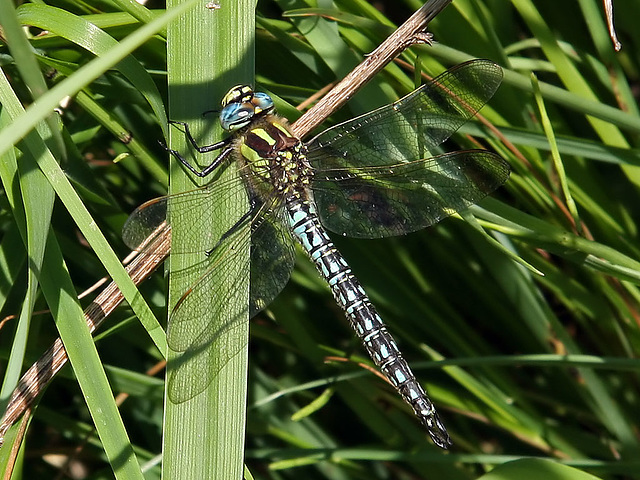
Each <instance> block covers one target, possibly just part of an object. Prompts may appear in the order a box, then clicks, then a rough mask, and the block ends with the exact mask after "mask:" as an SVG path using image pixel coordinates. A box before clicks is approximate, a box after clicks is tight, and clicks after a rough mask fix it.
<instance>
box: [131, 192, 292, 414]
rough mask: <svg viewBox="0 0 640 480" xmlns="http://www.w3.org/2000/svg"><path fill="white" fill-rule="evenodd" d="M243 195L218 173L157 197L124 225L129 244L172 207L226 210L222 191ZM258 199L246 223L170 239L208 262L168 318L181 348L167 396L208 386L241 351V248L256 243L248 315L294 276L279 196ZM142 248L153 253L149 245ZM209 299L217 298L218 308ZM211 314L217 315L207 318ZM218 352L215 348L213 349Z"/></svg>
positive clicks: (177, 398) (172, 338)
mask: <svg viewBox="0 0 640 480" xmlns="http://www.w3.org/2000/svg"><path fill="white" fill-rule="evenodd" d="M237 194H244V195H246V187H245V185H244V182H243V181H242V180H241V179H234V180H232V181H224V182H223V181H216V180H214V181H213V182H211V183H209V184H208V185H206V186H204V187H202V188H199V189H195V190H191V191H188V192H184V193H180V194H177V195H170V196H166V197H161V198H157V199H154V200H151V201H149V202H147V203H145V204H144V205H142V206H141V207H139V208H138V209H137V210H136V211H135V212H134V213H133V214H132V215H131V216H130V217H129V219H128V220H127V222H126V224H125V226H124V229H123V238H124V240H125V243H126V244H127V245H128V246H130V247H131V248H133V249H136V248H137V247H138V246H139V245H140V244H141V243H143V242H144V240H145V239H146V238H147V236H148V235H149V234H152V233H153V232H154V231H155V230H156V228H157V227H158V226H159V225H161V224H162V223H163V222H165V221H166V220H167V212H168V211H169V212H172V213H171V214H173V215H180V212H181V211H183V209H193V208H198V209H203V210H204V211H207V212H210V215H212V216H215V215H225V216H227V215H228V213H227V212H226V211H222V210H220V209H219V207H217V206H216V205H217V204H219V201H220V196H225V197H226V196H229V195H237ZM252 203H253V206H252V208H251V210H250V211H249V212H248V213H247V214H246V215H245V220H244V222H242V224H241V225H239V226H237V227H236V228H234V229H232V230H231V231H229V232H227V233H225V234H224V235H214V234H213V233H211V234H210V235H209V236H208V237H206V238H205V239H200V238H193V239H191V240H192V241H190V240H189V238H187V241H186V242H185V245H184V246H183V247H182V248H181V250H180V251H177V250H176V248H175V247H174V246H172V251H171V255H180V254H186V253H199V254H201V257H200V258H201V262H202V263H206V265H203V266H202V268H203V269H204V273H203V275H202V276H201V277H200V278H199V279H198V280H197V281H196V282H195V283H194V284H193V285H192V286H191V287H190V288H189V289H188V290H187V292H185V293H184V294H183V296H182V297H181V299H180V300H179V302H178V304H177V305H176V307H175V308H174V310H173V312H172V313H171V315H170V317H169V326H168V329H167V342H168V344H169V347H170V348H171V349H172V350H174V351H175V352H181V353H182V355H181V356H180V357H179V358H178V360H177V361H176V362H175V365H174V366H173V367H174V368H173V369H172V372H173V373H172V374H171V376H170V378H169V395H170V398H171V400H172V401H174V402H177V403H179V402H183V401H186V400H188V399H189V398H192V397H193V396H195V395H197V394H198V393H200V392H202V391H203V390H204V389H205V388H206V387H207V385H209V383H210V382H211V380H212V379H213V378H214V377H215V376H216V375H217V374H218V372H219V371H220V369H221V368H222V367H223V366H224V365H225V364H226V363H227V362H228V361H229V359H231V358H232V357H233V356H234V355H235V354H236V353H237V352H238V349H237V348H232V345H235V344H234V343H232V342H229V339H230V338H232V336H233V335H234V330H236V329H238V328H241V327H243V323H242V322H244V319H245V318H246V315H245V313H244V312H243V311H238V312H230V305H233V304H237V303H238V302H235V301H232V300H235V298H234V295H240V294H241V292H240V291H239V287H238V288H235V286H236V285H238V286H239V285H240V284H241V283H242V282H241V280H242V275H243V273H244V272H246V268H247V265H246V263H245V264H242V263H238V261H237V258H236V256H237V254H238V252H241V251H244V250H245V248H246V247H247V246H250V249H251V256H250V258H251V259H250V265H249V266H248V268H249V269H250V270H249V271H250V293H249V296H250V305H249V313H250V316H253V315H255V314H256V313H258V312H259V311H260V310H262V309H263V308H264V307H265V306H266V305H268V304H269V303H270V302H271V301H272V300H273V299H274V298H275V297H276V296H277V295H278V293H280V291H281V290H282V289H283V288H284V286H285V285H286V283H287V282H288V280H289V277H290V275H291V270H292V269H293V265H294V261H295V255H294V249H293V243H292V239H291V236H290V234H289V231H288V229H287V227H286V224H284V223H282V220H283V216H282V208H281V207H280V206H279V201H278V198H276V197H273V198H272V199H270V200H269V201H268V202H267V203H262V202H260V201H259V200H258V199H254V200H253V202H252ZM171 214H170V215H169V219H170V217H171ZM210 218H211V217H209V216H203V217H202V218H199V219H196V222H207V223H208V222H209V219H210ZM239 220H240V217H239V218H235V219H228V220H227V221H228V222H229V223H228V224H229V225H234V224H235V223H237V222H238V221H239ZM169 223H171V222H170V221H169ZM207 223H203V225H207ZM247 224H250V225H251V228H250V229H248V228H242V225H244V226H246V225H247ZM207 252H209V253H208V254H207ZM143 254H151V255H153V254H154V252H147V251H145V250H143ZM220 285H230V288H228V289H224V290H223V289H220V287H219V286H220ZM221 297H222V298H221ZM211 305H217V307H216V310H215V311H213V312H211ZM205 318H212V319H213V320H211V321H210V322H208V323H207V322H205V321H204V319H205ZM223 318H224V319H225V320H224V321H222V322H221V321H220V319H223ZM213 349H214V350H213ZM214 351H215V352H217V353H216V355H213V354H212V353H213V352H214Z"/></svg>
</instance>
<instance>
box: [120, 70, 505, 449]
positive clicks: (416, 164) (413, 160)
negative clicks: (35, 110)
mask: <svg viewBox="0 0 640 480" xmlns="http://www.w3.org/2000/svg"><path fill="white" fill-rule="evenodd" d="M501 81H502V69H501V68H500V67H499V66H498V65H496V64H495V63H493V62H491V61H489V60H472V61H469V62H466V63H463V64H460V65H458V66H456V67H453V68H451V69H449V70H448V71H446V72H444V73H443V74H441V75H440V76H438V77H436V78H435V79H433V80H432V81H430V82H429V83H426V84H424V85H422V86H420V87H419V88H418V89H416V90H415V91H413V92H412V93H409V94H408V95H406V96H405V97H403V98H401V99H400V100H398V101H396V102H394V103H392V104H389V105H386V106H383V107H381V108H378V109H376V110H373V111H371V112H369V113H366V114H364V115H360V116H358V117H355V118H353V119H351V120H348V121H346V122H344V123H340V124H338V125H335V126H333V127H330V128H328V129H327V130H325V131H324V132H322V133H320V134H319V135H317V136H315V137H314V138H312V139H311V140H310V141H308V142H303V141H301V140H300V139H299V138H297V137H296V136H295V135H294V134H293V133H292V131H291V128H290V126H289V123H288V122H287V120H286V119H284V118H283V117H280V116H278V115H277V114H276V113H275V108H274V103H273V100H272V99H271V97H270V96H269V95H267V94H266V93H262V92H256V91H254V90H253V88H252V87H251V86H249V85H239V86H236V87H233V88H232V89H231V90H230V91H229V92H228V93H227V94H226V95H225V96H224V98H223V99H222V102H221V105H222V109H221V110H220V122H221V125H222V127H223V129H224V130H225V131H226V132H228V133H229V135H228V137H227V138H225V139H224V140H222V141H220V142H217V143H214V144H212V145H204V146H200V145H198V143H197V141H196V140H195V139H194V137H193V136H192V134H191V132H190V130H189V126H188V124H187V123H185V122H172V123H173V124H176V125H179V126H180V128H184V134H185V135H186V138H187V139H188V140H189V142H190V144H191V146H192V147H193V148H194V149H195V150H196V151H197V152H199V153H202V154H204V153H209V152H218V154H217V156H216V157H215V159H214V160H213V161H212V162H211V163H210V164H209V165H208V166H206V167H204V169H202V170H199V169H197V168H196V167H194V166H193V165H192V164H191V163H190V162H189V161H187V160H186V159H185V158H184V157H183V156H182V155H181V154H180V152H178V151H176V150H172V149H169V148H168V147H165V148H166V149H167V151H168V152H170V154H171V155H172V156H173V157H174V158H176V159H177V160H178V161H179V162H180V163H181V164H182V165H184V167H185V168H186V169H187V170H189V171H190V172H191V173H192V174H194V175H196V176H198V177H209V176H212V177H215V178H213V180H212V181H211V182H209V183H208V184H207V185H205V186H204V187H201V188H197V189H194V190H192V191H188V192H184V193H179V194H177V195H171V196H167V197H162V198H160V199H154V200H151V201H150V202H147V203H146V204H144V205H142V206H141V207H139V208H138V209H137V210H136V211H135V212H134V213H133V214H132V215H131V216H130V218H129V219H128V221H127V223H126V224H125V227H124V233H123V236H124V239H125V242H126V243H127V244H128V245H129V246H131V247H132V248H136V246H137V245H138V244H139V243H140V242H141V241H142V240H143V239H144V238H145V237H146V235H148V233H149V232H150V231H152V230H153V229H155V228H156V227H157V226H158V225H159V224H161V223H162V222H163V221H165V219H167V220H168V221H169V223H171V217H172V215H179V214H180V212H181V211H183V210H182V209H185V208H196V207H197V208H203V207H204V208H205V209H206V208H209V206H210V205H216V204H217V203H216V202H218V201H219V200H220V199H221V198H222V197H225V196H228V195H237V194H242V195H243V196H244V197H243V198H244V199H245V200H246V201H247V205H248V208H247V211H246V212H245V213H243V214H242V215H239V216H238V218H237V219H234V221H233V223H232V224H231V225H230V227H229V229H228V230H227V231H226V232H225V233H223V234H212V236H211V238H210V239H209V240H208V242H209V243H207V245H209V247H208V248H207V255H206V256H205V255H203V258H205V257H206V261H207V262H210V267H209V268H208V269H207V270H206V272H205V274H203V276H202V277H201V278H200V280H198V281H197V282H196V283H195V284H194V285H193V286H192V287H191V288H189V290H188V291H187V292H186V293H185V294H184V295H183V296H182V298H181V299H180V300H179V301H178V302H177V304H176V306H175V307H174V309H173V311H172V312H171V314H170V317H169V324H168V328H167V342H168V344H169V347H170V348H171V349H172V350H174V351H175V352H178V353H180V354H182V355H184V356H185V358H189V359H191V360H190V361H185V362H182V363H180V364H179V365H178V367H177V368H176V369H175V370H174V371H173V372H170V374H169V380H168V381H169V387H168V394H169V397H170V399H172V401H175V402H182V401H185V400H188V399H189V398H192V397H193V396H194V395H197V394H198V393H200V392H202V391H203V390H204V389H205V388H206V386H207V385H208V384H209V383H210V382H211V380H212V379H213V378H214V377H215V375H216V374H217V373H219V371H220V369H221V368H222V366H223V365H224V362H225V361H226V360H225V358H227V359H229V358H231V356H233V354H234V353H237V352H228V356H227V357H225V356H224V355H222V356H221V357H222V360H220V359H219V356H218V355H216V356H214V355H211V354H209V353H207V352H210V351H211V350H212V349H216V348H218V349H224V348H226V344H225V342H224V338H225V335H226V334H228V333H229V331H231V330H232V329H233V325H234V322H228V323H226V324H225V325H224V326H223V327H220V326H218V325H214V324H213V323H206V322H203V321H202V318H205V313H210V312H205V310H206V308H209V307H199V305H200V304H201V303H204V304H206V305H210V304H209V303H207V302H205V300H207V299H209V298H210V297H215V298H216V299H217V300H219V302H216V303H217V304H220V305H222V306H221V307H219V310H218V311H216V312H213V315H211V316H212V317H215V316H216V314H219V313H222V312H223V311H224V309H225V308H226V307H225V305H226V304H227V303H229V302H228V300H226V299H225V295H233V292H229V291H227V292H225V291H222V289H220V288H215V281H207V279H210V278H213V277H215V278H225V277H228V276H229V275H231V276H233V275H238V273H237V272H238V270H237V269H234V268H232V267H231V264H232V262H233V261H234V258H235V256H236V252H237V251H240V250H241V248H240V247H242V246H249V248H250V256H249V257H248V258H249V260H247V261H248V262H249V264H248V265H246V266H247V268H248V271H249V272H250V288H249V302H250V305H249V307H248V308H249V316H250V317H253V316H254V315H256V314H257V313H258V312H260V311H261V310H262V309H264V308H265V307H266V306H267V305H268V304H269V303H270V302H271V301H272V300H273V299H274V298H275V297H276V296H277V295H278V293H279V292H280V291H281V290H282V289H283V288H284V286H285V284H286V283H287V282H288V280H289V277H290V274H291V271H292V269H293V266H294V259H295V249H294V245H295V242H296V241H297V242H298V243H299V244H300V245H301V246H302V248H303V249H304V251H305V252H306V253H307V254H308V256H309V258H310V259H311V261H312V262H313V263H314V264H315V266H316V267H317V270H318V271H319V273H320V275H321V276H322V277H323V278H324V279H325V280H326V282H327V284H328V286H329V288H330V290H331V292H332V294H333V297H334V298H335V300H336V302H337V303H338V305H339V306H340V307H341V309H342V310H343V311H344V313H345V315H346V317H347V319H348V322H349V324H350V325H351V327H352V328H353V330H354V331H355V333H356V335H357V336H358V337H359V338H360V340H361V341H362V344H363V345H364V348H365V350H366V351H367V353H368V354H369V355H370V357H371V359H372V360H373V363H374V364H375V365H376V366H377V367H378V368H379V369H380V371H381V372H382V373H383V374H384V376H385V377H386V378H387V379H388V381H389V382H390V383H391V384H392V385H393V386H394V387H395V389H396V390H397V392H398V393H399V394H400V396H401V397H402V398H403V399H404V400H405V401H406V403H407V404H408V405H409V406H411V408H412V409H413V411H414V412H415V414H416V415H417V417H418V419H419V420H420V421H421V423H422V424H423V425H424V426H425V427H426V429H427V432H428V433H429V435H430V437H431V439H432V440H433V442H434V443H435V444H436V445H438V446H440V447H442V448H448V447H449V446H450V445H451V439H450V436H449V434H448V432H447V430H446V428H445V426H444V424H443V422H442V421H441V419H440V417H439V416H438V413H437V412H436V409H435V406H434V404H433V402H432V401H431V400H430V398H429V397H428V395H427V393H426V391H425V389H424V388H423V386H422V385H421V384H420V383H419V382H418V380H417V379H416V377H415V375H414V374H413V372H412V370H411V368H410V367H409V364H408V363H407V361H406V360H405V359H404V357H403V355H402V354H401V352H400V350H399V348H398V345H397V343H396V341H395V340H394V338H393V337H392V335H391V333H390V332H389V330H388V329H387V327H386V326H385V324H384V323H383V321H382V319H381V317H380V315H379V314H378V312H377V311H376V309H375V307H374V306H373V304H372V303H371V301H370V300H369V297H368V296H367V294H366V293H365V291H364V289H363V287H362V285H361V284H360V282H359V281H358V279H357V278H356V277H355V276H354V274H353V273H352V271H351V269H350V267H349V266H348V264H347V262H346V261H345V259H344V258H343V256H342V255H341V254H340V252H339V251H338V250H337V249H336V247H335V245H334V244H333V242H332V241H331V239H330V237H329V235H328V233H327V230H329V231H332V232H334V233H336V234H338V235H348V236H352V237H358V238H380V237H388V236H397V235H404V234H407V233H410V232H414V231H416V230H419V229H422V228H425V227H427V226H430V225H433V224H435V223H437V222H439V221H440V220H441V219H443V218H445V217H447V216H449V215H452V214H453V213H455V212H459V211H461V210H464V209H466V208H467V207H469V206H470V205H472V204H474V203H477V202H478V201H480V200H481V199H482V198H484V197H485V196H486V195H488V194H489V193H491V192H493V191H494V190H495V189H496V188H498V187H499V186H500V185H502V184H503V183H504V182H505V181H506V180H507V179H508V177H509V173H510V168H509V165H508V164H507V162H506V161H504V160H503V159H502V158H501V157H499V156H498V155H496V154H495V153H492V152H489V151H487V150H464V151H454V152H449V153H442V150H441V145H442V144H443V143H444V142H445V141H446V140H447V139H449V138H450V137H451V135H452V134H453V133H454V132H456V131H457V130H458V129H459V128H460V127H461V126H462V125H463V124H464V123H465V122H467V120H469V119H470V118H471V117H473V116H474V115H475V114H476V113H477V111H478V110H479V109H480V108H482V106H484V105H485V103H486V102H487V101H488V100H489V99H490V98H491V97H492V96H493V94H494V93H495V91H496V90H497V88H498V87H499V85H500V83H501ZM230 165H235V168H236V172H237V175H235V176H233V177H232V178H231V179H230V180H229V179H226V177H225V179H223V178H221V177H220V176H219V172H220V171H221V170H223V169H224V168H225V167H229V166H230ZM211 208H215V207H211ZM211 213H212V214H216V213H217V211H215V210H213V211H212V212H211ZM205 217H206V216H205ZM203 218H204V217H203ZM175 253H179V252H176V251H174V250H173V247H172V252H171V254H172V255H173V254H175ZM216 275H218V276H217V277H216ZM232 280H233V279H232ZM231 284H232V285H233V281H232V282H231ZM194 312H196V313H195V314H194ZM214 357H215V358H214ZM216 362H217V363H216Z"/></svg>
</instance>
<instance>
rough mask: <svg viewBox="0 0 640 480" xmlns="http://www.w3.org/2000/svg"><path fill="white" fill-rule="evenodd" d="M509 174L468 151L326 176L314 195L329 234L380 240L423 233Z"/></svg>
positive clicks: (319, 178) (502, 165)
mask: <svg viewBox="0 0 640 480" xmlns="http://www.w3.org/2000/svg"><path fill="white" fill-rule="evenodd" d="M509 170H510V169H509V165H508V164H507V163H506V162H505V161H504V160H503V159H502V158H500V157H499V156H497V155H495V154H494V153H491V152H488V151H486V150H467V151H460V152H453V153H447V154H444V155H440V156H436V157H432V158H429V159H425V160H417V161H414V162H408V163H401V164H397V165H393V166H381V167H366V168H357V169H354V168H349V169H337V170H331V171H329V172H322V173H321V174H319V175H316V176H315V177H314V180H313V190H314V195H315V199H316V203H317V204H318V209H319V214H320V219H321V221H322V223H323V225H325V226H326V227H327V228H328V229H329V230H331V231H333V232H336V233H339V234H340V235H347V236H351V237H360V238H379V237H387V236H394V235H403V234H405V233H409V232H413V231H416V230H420V229H422V228H425V227H428V226H429V225H433V224H434V223H437V222H439V221H440V220H442V219H443V218H445V217H447V216H449V215H451V214H453V213H455V212H458V211H460V210H463V209H465V208H467V207H468V206H470V205H472V204H474V203H477V202H478V201H480V200H481V199H482V198H484V197H485V196H486V195H487V194H489V193H490V192H492V191H493V190H495V189H496V188H498V187H499V186H500V185H502V184H503V183H504V182H505V181H506V180H507V178H509Z"/></svg>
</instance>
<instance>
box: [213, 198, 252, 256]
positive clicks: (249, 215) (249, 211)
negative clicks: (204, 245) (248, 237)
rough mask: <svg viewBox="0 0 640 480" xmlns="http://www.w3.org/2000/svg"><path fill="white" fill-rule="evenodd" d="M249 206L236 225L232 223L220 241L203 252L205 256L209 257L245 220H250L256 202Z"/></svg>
mask: <svg viewBox="0 0 640 480" xmlns="http://www.w3.org/2000/svg"><path fill="white" fill-rule="evenodd" d="M250 203H251V206H250V208H249V210H248V211H246V212H245V213H244V214H243V215H242V216H241V217H240V218H239V219H238V221H237V222H236V223H234V224H233V225H232V226H231V228H229V230H227V231H226V232H224V234H223V235H222V236H221V237H220V240H218V242H217V243H216V244H215V245H214V246H213V247H211V249H209V250H207V251H206V252H205V255H207V256H209V255H211V254H212V253H213V251H214V250H215V249H216V248H218V245H220V244H221V243H222V242H224V241H225V240H226V239H227V238H229V236H230V235H232V234H233V232H235V231H236V230H237V229H238V228H240V226H241V225H242V224H243V223H244V222H246V221H247V220H251V216H252V215H253V214H254V213H255V212H254V207H255V205H256V201H255V199H253V200H251V202H250Z"/></svg>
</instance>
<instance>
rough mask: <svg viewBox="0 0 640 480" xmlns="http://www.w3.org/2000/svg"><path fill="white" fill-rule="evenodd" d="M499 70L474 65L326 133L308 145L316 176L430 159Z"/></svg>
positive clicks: (484, 97)
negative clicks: (348, 169) (342, 169)
mask: <svg viewBox="0 0 640 480" xmlns="http://www.w3.org/2000/svg"><path fill="white" fill-rule="evenodd" d="M501 81H502V69H501V68H500V67H499V66H498V65H496V64H495V63H493V62H491V61H489V60H472V61H470V62H466V63H463V64H461V65H458V66H456V67H454V68H451V69H450V70H447V71H446V72H445V73H443V74H442V75H440V76H438V77H436V78H435V79H433V80H432V81H431V82H429V83H427V84H425V85H423V86H422V87H420V88H418V89H417V90H415V91H413V92H412V93H410V94H409V95H407V96H406V97H404V98H402V99H400V100H398V101H397V102H394V103H392V104H390V105H387V106H384V107H381V108H378V109H377V110H374V111H372V112H369V113H366V114H364V115H361V116H359V117H356V118H354V119H352V120H349V121H346V122H344V123H341V124H339V125H336V126H334V127H332V128H329V129H327V130H325V131H324V132H322V133H321V134H319V135H318V136H317V137H315V138H313V139H312V140H311V141H310V142H309V143H308V149H309V161H310V162H311V165H312V166H313V167H314V168H316V169H317V170H319V171H322V170H328V169H336V168H352V167H356V168H357V167H368V166H380V165H395V164H398V163H402V162H408V161H412V160H417V159H420V158H428V157H431V156H433V155H434V150H433V149H434V147H437V146H438V145H440V144H442V143H443V142H444V141H446V140H447V139H448V138H449V137H450V136H451V135H452V134H453V133H454V132H455V131H456V130H458V129H459V128H460V127H461V126H462V125H463V124H464V123H465V122H466V121H467V120H468V119H469V118H471V117H473V116H474V115H475V114H476V112H477V111H478V110H479V109H480V108H482V106H483V105H484V104H485V103H486V102H487V101H488V100H489V99H490V98H491V97H492V96H493V94H494V93H495V91H496V90H497V88H498V86H499V85H500V82H501Z"/></svg>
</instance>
